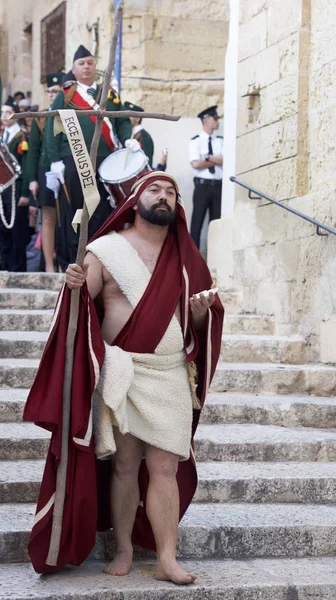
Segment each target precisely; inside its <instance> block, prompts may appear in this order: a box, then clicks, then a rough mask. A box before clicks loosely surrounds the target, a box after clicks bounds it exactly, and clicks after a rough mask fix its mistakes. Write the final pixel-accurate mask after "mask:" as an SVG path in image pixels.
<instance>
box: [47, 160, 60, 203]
mask: <svg viewBox="0 0 336 600" xmlns="http://www.w3.org/2000/svg"><path fill="white" fill-rule="evenodd" d="M53 164H56V163H53ZM45 175H46V182H47V183H46V185H47V188H48V189H49V190H51V191H52V192H54V196H55V198H58V192H59V189H60V186H61V183H60V180H59V178H58V176H57V175H56V173H53V172H52V171H47V172H46V174H45Z"/></svg>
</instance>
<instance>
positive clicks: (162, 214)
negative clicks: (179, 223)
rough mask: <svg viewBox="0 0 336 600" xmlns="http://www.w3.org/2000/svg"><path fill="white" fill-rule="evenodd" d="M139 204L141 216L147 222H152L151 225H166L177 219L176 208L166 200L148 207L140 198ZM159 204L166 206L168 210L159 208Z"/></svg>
mask: <svg viewBox="0 0 336 600" xmlns="http://www.w3.org/2000/svg"><path fill="white" fill-rule="evenodd" d="M137 206H138V213H139V215H140V217H142V218H143V219H144V220H145V221H147V223H151V225H159V226H161V227H165V226H167V225H170V223H172V222H173V221H175V216H176V208H174V210H173V209H172V208H171V207H170V206H169V204H168V203H167V202H165V201H164V200H162V201H161V202H157V203H156V204H153V206H151V207H150V208H146V207H145V206H144V205H143V203H142V202H141V200H140V199H139V200H138V204H137ZM159 206H165V207H166V209H167V210H158V208H159Z"/></svg>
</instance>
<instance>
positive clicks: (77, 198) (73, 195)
mask: <svg viewBox="0 0 336 600" xmlns="http://www.w3.org/2000/svg"><path fill="white" fill-rule="evenodd" d="M104 158H105V157H98V158H97V168H98V167H99V165H100V164H101V162H102V161H103V160H104ZM62 160H63V162H64V164H65V174H64V179H65V183H66V186H67V188H68V192H69V196H70V200H71V206H69V204H68V202H67V199H66V196H65V192H64V190H63V186H61V189H60V213H61V227H60V231H59V234H60V237H61V240H60V243H59V245H58V260H59V264H60V267H61V269H62V270H63V271H64V270H65V269H66V268H67V266H68V264H69V263H73V262H75V261H76V255H77V247H78V241H79V228H78V230H77V233H75V231H74V230H73V228H72V225H71V222H72V219H73V217H74V215H75V212H76V210H77V209H79V208H83V202H84V198H83V193H82V187H81V184H80V181H79V177H78V173H77V170H76V167H75V163H74V161H73V158H72V156H66V157H64V158H63V159H62ZM96 179H97V187H98V192H99V195H100V203H99V205H98V206H97V208H96V210H95V212H94V213H93V215H92V217H91V219H90V221H89V235H88V239H90V238H91V237H92V236H93V235H94V234H95V233H96V231H98V229H99V228H100V227H101V226H102V224H103V223H104V222H105V221H106V219H107V217H109V215H110V214H111V212H112V210H113V209H112V208H111V205H110V203H109V201H108V200H107V197H108V192H107V191H106V189H105V187H104V184H103V183H102V182H101V181H100V180H99V178H98V177H97V178H96Z"/></svg>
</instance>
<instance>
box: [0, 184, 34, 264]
mask: <svg viewBox="0 0 336 600" xmlns="http://www.w3.org/2000/svg"><path fill="white" fill-rule="evenodd" d="M20 196H21V182H16V190H15V204H16V215H15V221H14V225H13V227H12V229H7V228H6V227H5V226H4V224H3V222H2V220H1V218H0V258H1V270H2V271H16V272H19V271H20V272H25V271H26V270H27V258H26V246H27V244H28V242H29V240H30V232H29V223H28V211H29V207H28V206H18V205H17V204H18V201H19V198H20ZM2 202H3V209H4V213H5V217H6V221H7V223H9V221H10V218H11V205H12V187H9V188H7V189H6V190H5V191H4V192H2Z"/></svg>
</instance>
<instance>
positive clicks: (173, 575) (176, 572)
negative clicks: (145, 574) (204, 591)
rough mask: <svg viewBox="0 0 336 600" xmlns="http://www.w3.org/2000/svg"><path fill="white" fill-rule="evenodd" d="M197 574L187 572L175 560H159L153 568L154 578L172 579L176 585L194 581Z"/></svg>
mask: <svg viewBox="0 0 336 600" xmlns="http://www.w3.org/2000/svg"><path fill="white" fill-rule="evenodd" d="M196 577H197V575H194V573H187V571H185V570H184V569H182V567H180V565H179V564H178V563H177V562H176V560H170V561H162V560H159V561H158V563H157V566H156V570H155V578H156V579H159V580H160V581H172V582H173V583H176V584H177V585H188V584H189V583H194V581H195V579H196Z"/></svg>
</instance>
